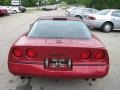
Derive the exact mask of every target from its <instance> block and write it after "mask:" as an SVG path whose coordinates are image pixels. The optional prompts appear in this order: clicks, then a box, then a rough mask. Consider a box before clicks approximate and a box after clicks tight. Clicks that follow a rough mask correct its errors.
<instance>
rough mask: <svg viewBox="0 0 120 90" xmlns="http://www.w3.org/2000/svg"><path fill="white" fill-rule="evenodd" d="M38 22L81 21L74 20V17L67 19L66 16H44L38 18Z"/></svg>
mask: <svg viewBox="0 0 120 90" xmlns="http://www.w3.org/2000/svg"><path fill="white" fill-rule="evenodd" d="M38 20H63V21H64V20H66V21H81V22H83V21H82V20H81V19H79V18H76V17H68V16H44V17H40V18H38Z"/></svg>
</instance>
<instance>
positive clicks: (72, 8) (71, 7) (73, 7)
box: [66, 6, 77, 12]
mask: <svg viewBox="0 0 120 90" xmlns="http://www.w3.org/2000/svg"><path fill="white" fill-rule="evenodd" d="M76 8H77V6H70V7H69V8H68V9H66V12H71V11H72V10H74V9H76Z"/></svg>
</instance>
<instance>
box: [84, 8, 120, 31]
mask: <svg viewBox="0 0 120 90" xmlns="http://www.w3.org/2000/svg"><path fill="white" fill-rule="evenodd" d="M84 21H85V23H86V24H87V25H88V26H90V27H93V28H99V29H101V30H102V31H104V32H110V31H111V30H120V10H117V9H104V10H101V11H99V12H98V13H96V14H90V15H88V16H87V17H86V18H85V19H84Z"/></svg>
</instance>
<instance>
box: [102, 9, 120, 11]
mask: <svg viewBox="0 0 120 90" xmlns="http://www.w3.org/2000/svg"><path fill="white" fill-rule="evenodd" d="M103 10H111V11H120V9H103Z"/></svg>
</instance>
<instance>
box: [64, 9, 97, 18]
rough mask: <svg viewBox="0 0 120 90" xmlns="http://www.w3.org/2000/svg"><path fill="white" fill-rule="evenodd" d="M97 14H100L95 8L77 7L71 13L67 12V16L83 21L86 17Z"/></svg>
mask: <svg viewBox="0 0 120 90" xmlns="http://www.w3.org/2000/svg"><path fill="white" fill-rule="evenodd" d="M97 12H98V10H97V9H94V8H82V7H77V8H74V9H73V10H71V11H66V13H65V15H67V16H72V17H78V18H80V19H83V18H85V17H86V15H87V14H92V13H97Z"/></svg>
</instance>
